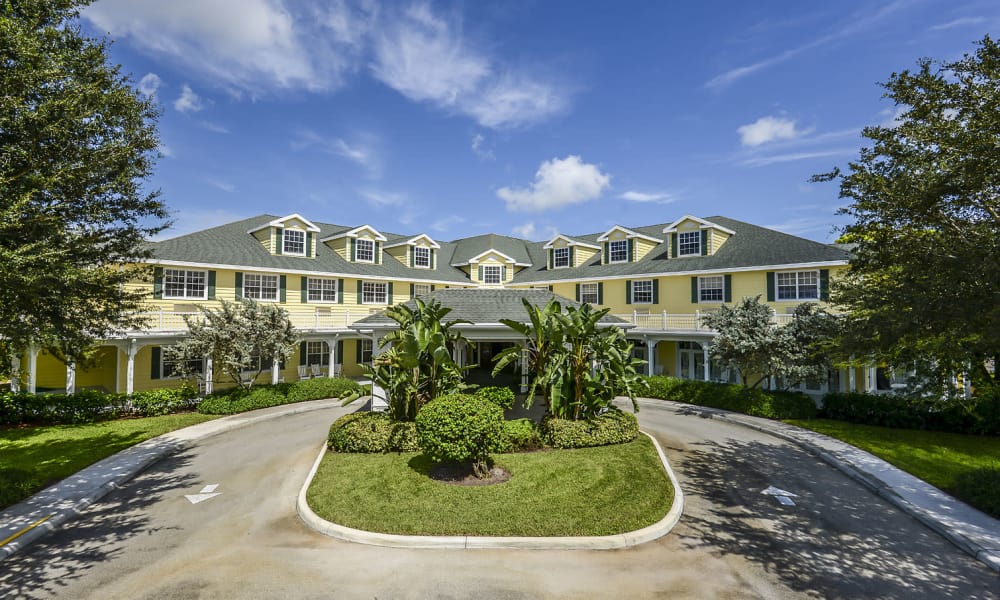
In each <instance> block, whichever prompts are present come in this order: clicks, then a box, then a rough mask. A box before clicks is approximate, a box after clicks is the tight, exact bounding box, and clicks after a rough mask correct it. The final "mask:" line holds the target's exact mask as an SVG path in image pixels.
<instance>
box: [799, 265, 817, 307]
mask: <svg viewBox="0 0 1000 600" xmlns="http://www.w3.org/2000/svg"><path fill="white" fill-rule="evenodd" d="M799 298H800V299H802V300H816V299H817V298H819V273H818V272H817V271H801V272H800V273H799Z"/></svg>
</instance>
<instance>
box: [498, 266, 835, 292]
mask: <svg viewBox="0 0 1000 600" xmlns="http://www.w3.org/2000/svg"><path fill="white" fill-rule="evenodd" d="M612 264H628V263H612ZM848 264H849V263H848V262H847V261H846V260H831V261H825V262H813V263H798V264H792V265H765V266H759V267H758V266H754V267H730V268H728V269H700V270H697V271H665V272H658V273H632V274H630V275H608V276H597V275H594V274H588V275H586V276H581V277H567V278H566V279H539V280H537V281H535V280H532V281H512V282H511V284H510V285H512V286H525V287H530V286H533V285H555V284H557V283H574V282H577V281H595V280H599V281H615V280H618V279H635V278H636V277H646V278H649V277H674V276H678V275H711V274H714V273H722V274H726V273H747V272H750V271H795V270H801V269H809V268H817V269H818V268H822V267H846V266H847V265H848Z"/></svg>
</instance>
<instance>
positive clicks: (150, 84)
mask: <svg viewBox="0 0 1000 600" xmlns="http://www.w3.org/2000/svg"><path fill="white" fill-rule="evenodd" d="M162 84H163V80H162V79H160V76H159V75H157V74H156V73H146V74H145V75H143V76H142V79H140V80H139V91H140V92H142V95H143V96H152V95H154V94H155V93H156V90H158V89H160V85H162Z"/></svg>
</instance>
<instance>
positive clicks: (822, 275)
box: [819, 269, 830, 302]
mask: <svg viewBox="0 0 1000 600" xmlns="http://www.w3.org/2000/svg"><path fill="white" fill-rule="evenodd" d="M819 299H820V300H822V301H824V302H826V301H827V300H829V299H830V269H820V270H819Z"/></svg>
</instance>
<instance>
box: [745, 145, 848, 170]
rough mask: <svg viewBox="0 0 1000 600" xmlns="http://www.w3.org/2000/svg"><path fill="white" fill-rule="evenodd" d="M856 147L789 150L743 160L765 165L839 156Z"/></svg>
mask: <svg viewBox="0 0 1000 600" xmlns="http://www.w3.org/2000/svg"><path fill="white" fill-rule="evenodd" d="M857 151H858V149H857V148H841V149H839V150H821V151H819V152H790V153H788V154H772V155H770V156H757V157H754V158H748V159H746V160H744V161H743V164H744V165H747V166H749V167H765V166H767V165H773V164H775V163H785V162H794V161H798V160H808V159H811V158H824V157H827V156H841V155H844V154H856V153H857Z"/></svg>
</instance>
